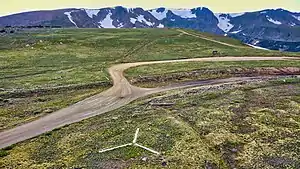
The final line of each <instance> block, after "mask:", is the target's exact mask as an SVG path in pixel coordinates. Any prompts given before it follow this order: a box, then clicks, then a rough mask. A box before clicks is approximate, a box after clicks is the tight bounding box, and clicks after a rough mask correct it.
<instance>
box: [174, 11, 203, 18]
mask: <svg viewBox="0 0 300 169" xmlns="http://www.w3.org/2000/svg"><path fill="white" fill-rule="evenodd" d="M170 11H171V12H172V13H173V14H175V15H177V16H179V17H181V18H185V19H187V18H196V17H197V16H196V14H194V13H193V12H192V11H191V10H190V9H171V10H170Z"/></svg>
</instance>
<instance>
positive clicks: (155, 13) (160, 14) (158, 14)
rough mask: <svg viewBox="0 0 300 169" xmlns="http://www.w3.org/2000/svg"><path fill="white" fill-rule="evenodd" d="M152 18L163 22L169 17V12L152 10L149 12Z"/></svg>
mask: <svg viewBox="0 0 300 169" xmlns="http://www.w3.org/2000/svg"><path fill="white" fill-rule="evenodd" d="M149 12H150V13H151V15H152V16H154V17H155V18H156V19H158V20H163V19H165V18H166V17H167V13H168V10H164V11H163V12H160V11H159V12H158V9H152V10H150V11H149Z"/></svg>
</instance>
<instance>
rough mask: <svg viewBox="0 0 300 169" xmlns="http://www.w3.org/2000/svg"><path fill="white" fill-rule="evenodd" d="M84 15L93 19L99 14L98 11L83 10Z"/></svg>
mask: <svg viewBox="0 0 300 169" xmlns="http://www.w3.org/2000/svg"><path fill="white" fill-rule="evenodd" d="M84 10H85V12H86V14H87V15H88V16H89V17H90V18H92V19H93V17H94V16H97V15H98V13H99V12H100V10H99V9H84Z"/></svg>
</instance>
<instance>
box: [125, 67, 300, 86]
mask: <svg viewBox="0 0 300 169" xmlns="http://www.w3.org/2000/svg"><path fill="white" fill-rule="evenodd" d="M299 74H300V68H299V67H284V68H275V67H263V68H231V69H206V70H204V69H202V70H195V71H190V72H178V73H171V74H164V75H154V76H138V77H133V78H131V79H130V83H131V84H139V83H153V82H158V83H164V82H168V81H182V80H193V79H199V80H200V79H201V80H202V79H214V78H225V77H244V76H248V77H251V76H266V75H299Z"/></svg>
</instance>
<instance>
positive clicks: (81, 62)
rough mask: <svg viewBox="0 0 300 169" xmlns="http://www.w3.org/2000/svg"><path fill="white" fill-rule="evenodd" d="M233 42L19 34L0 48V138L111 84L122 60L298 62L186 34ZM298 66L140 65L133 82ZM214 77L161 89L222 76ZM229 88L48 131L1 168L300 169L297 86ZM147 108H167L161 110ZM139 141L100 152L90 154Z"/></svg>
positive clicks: (1, 157)
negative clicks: (256, 58)
mask: <svg viewBox="0 0 300 169" xmlns="http://www.w3.org/2000/svg"><path fill="white" fill-rule="evenodd" d="M187 31H188V32H191V33H193V34H199V35H201V36H205V37H209V38H212V39H214V40H219V41H222V42H226V43H230V44H234V45H236V46H238V47H228V46H225V45H221V44H217V43H214V42H211V41H207V40H203V39H200V38H197V37H193V36H189V35H185V34H182V33H181V32H179V31H178V30H176V29H44V30H22V31H17V32H16V33H15V34H10V35H5V36H1V37H0V38H1V40H0V60H1V61H0V131H3V130H6V129H9V128H12V127H15V126H18V125H21V124H24V123H26V122H29V121H32V120H35V119H36V118H39V117H41V116H44V115H47V114H49V113H52V112H54V111H56V110H59V109H61V108H64V107H67V106H69V105H71V104H74V103H76V102H78V101H80V100H83V99H84V98H87V97H89V96H92V95H94V94H96V93H99V92H101V91H103V90H105V89H107V88H109V87H110V86H111V80H110V77H109V75H108V73H107V68H108V67H109V66H111V65H114V64H118V63H125V62H137V61H152V60H168V59H183V58H197V57H213V55H212V51H214V50H217V51H218V52H219V55H218V56H299V54H298V53H282V52H278V51H265V50H257V49H253V48H250V47H247V46H245V45H243V44H242V43H240V42H239V41H237V40H233V39H230V38H228V37H222V36H214V35H211V34H206V33H199V32H195V31H191V30H187ZM258 67H259V68H263V67H264V68H266V67H273V68H282V67H300V62H299V61H272V62H271V61H263V62H255V61H251V62H213V63H212V62H201V63H187V62H182V63H169V64H157V65H146V66H140V67H136V68H132V69H129V70H128V71H126V76H127V77H128V78H129V79H130V80H134V79H137V78H138V77H139V76H151V77H155V76H166V77H168V76H172V75H173V74H176V73H187V72H192V71H206V70H212V71H213V70H216V71H224V70H232V69H237V70H240V69H241V68H245V69H246V68H247V69H254V68H258ZM229 76H230V75H228V74H226V73H225V74H215V73H213V72H211V73H207V74H203V75H202V76H194V77H190V78H185V79H179V80H174V79H169V81H167V82H165V83H163V84H160V83H152V82H149V83H140V84H139V83H137V85H141V86H151V87H155V86H157V85H166V84H169V83H171V82H178V81H185V80H199V79H211V78H222V77H224V78H225V77H229ZM299 84H300V83H299V80H297V78H294V79H286V80H285V81H284V82H283V81H282V80H280V81H271V82H262V83H249V84H236V85H229V86H219V87H198V88H193V89H185V90H176V91H169V92H165V93H160V94H156V95H152V96H149V97H147V98H142V99H139V100H137V101H135V102H133V103H131V104H129V105H126V106H124V107H122V108H120V109H118V110H115V111H112V112H109V113H106V114H103V115H100V116H97V117H94V118H91V119H87V120H84V121H81V122H78V123H74V124H71V125H68V126H65V127H63V128H60V129H56V130H54V131H52V132H49V133H45V134H43V135H41V136H38V137H35V138H33V139H30V140H27V141H24V142H21V143H18V144H16V145H13V146H10V147H7V148H4V149H1V150H0V168H37V169H40V168H55V169H56V168H97V169H98V168H109V169H110V168H162V167H163V165H165V168H212V169H214V168H259V169H261V168H270V169H271V168H299V166H300V161H299V159H300V157H299V154H300V152H299V147H300V145H299V134H300V133H299V127H300V116H299V110H300V103H299V102H300V101H299V100H300V95H299V94H300V93H299V91H300V85H299ZM149 102H150V103H151V102H174V103H175V104H174V105H173V106H170V107H160V106H157V107H156V106H151V105H150V104H149ZM137 127H139V128H140V129H141V131H140V136H139V138H138V142H139V143H141V144H142V145H145V146H147V147H150V148H153V149H154V150H157V151H159V152H161V153H162V154H161V155H160V156H154V155H152V154H149V153H148V152H146V151H144V150H141V149H139V148H135V147H127V148H123V149H119V150H116V151H112V152H108V153H104V154H100V153H98V150H100V149H103V148H108V147H111V146H117V145H120V144H124V143H127V142H131V141H132V138H133V135H134V132H135V130H136V128H137Z"/></svg>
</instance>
